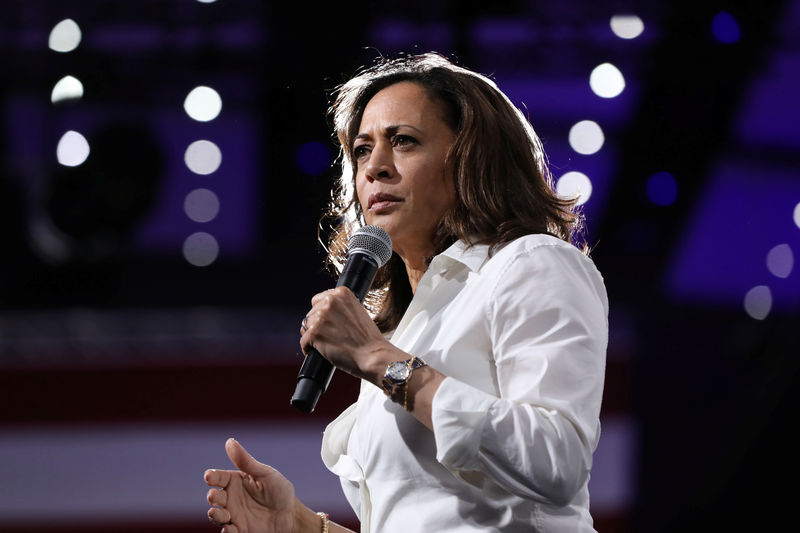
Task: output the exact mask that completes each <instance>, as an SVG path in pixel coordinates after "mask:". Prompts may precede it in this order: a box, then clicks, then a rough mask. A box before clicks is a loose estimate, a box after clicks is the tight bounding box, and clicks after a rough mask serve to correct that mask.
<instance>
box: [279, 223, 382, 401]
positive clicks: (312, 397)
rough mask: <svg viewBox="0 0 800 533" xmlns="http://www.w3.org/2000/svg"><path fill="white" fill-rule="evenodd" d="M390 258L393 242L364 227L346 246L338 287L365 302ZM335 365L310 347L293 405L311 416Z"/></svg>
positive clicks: (298, 376) (376, 230)
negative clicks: (375, 280) (380, 269)
mask: <svg viewBox="0 0 800 533" xmlns="http://www.w3.org/2000/svg"><path fill="white" fill-rule="evenodd" d="M391 256H392V239H391V238H390V237H389V234H388V233H386V230H384V229H383V228H381V227H378V226H363V227H362V228H359V229H358V230H357V231H356V232H355V233H353V235H351V236H350V240H349V241H348V245H347V262H346V263H345V265H344V269H343V270H342V274H341V275H340V276H339V281H338V282H337V283H336V286H337V287H341V286H343V285H344V286H345V287H347V288H348V289H350V290H351V291H352V292H353V294H355V296H356V298H358V301H359V302H362V301H364V296H366V295H367V291H369V287H370V285H372V280H373V279H374V278H375V273H376V272H377V271H378V268H380V267H382V266H383V265H384V264H386V262H387V261H388V260H389V258H390V257H391ZM334 370H336V369H335V368H334V366H333V365H332V364H331V363H330V362H329V361H328V360H327V359H325V358H324V357H323V356H322V354H320V353H319V352H318V351H317V350H315V349H314V348H313V347H311V348H309V350H308V353H307V354H306V358H305V360H304V361H303V366H302V367H300V373H299V374H298V375H297V385H296V387H295V390H294V395H293V396H292V402H291V403H292V405H293V406H295V407H297V408H298V409H300V410H301V411H303V412H304V413H310V412H312V411H313V410H314V407H315V406H316V405H317V401H318V400H319V397H320V396H322V393H323V392H325V391H326V390H327V389H328V384H329V383H330V382H331V378H332V377H333V371H334Z"/></svg>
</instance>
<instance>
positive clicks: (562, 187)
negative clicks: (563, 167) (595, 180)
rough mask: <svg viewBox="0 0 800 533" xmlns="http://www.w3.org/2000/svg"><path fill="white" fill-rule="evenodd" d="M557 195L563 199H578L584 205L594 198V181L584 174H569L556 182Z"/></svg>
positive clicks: (573, 172) (579, 203)
mask: <svg viewBox="0 0 800 533" xmlns="http://www.w3.org/2000/svg"><path fill="white" fill-rule="evenodd" d="M556 193H557V194H558V195H559V196H560V197H562V198H575V197H577V198H578V202H577V205H583V204H585V203H586V202H587V201H589V198H590V197H591V196H592V180H590V179H589V177H588V176H587V175H586V174H584V173H583V172H576V171H572V172H567V173H566V174H564V175H563V176H561V177H560V178H558V181H557V182H556Z"/></svg>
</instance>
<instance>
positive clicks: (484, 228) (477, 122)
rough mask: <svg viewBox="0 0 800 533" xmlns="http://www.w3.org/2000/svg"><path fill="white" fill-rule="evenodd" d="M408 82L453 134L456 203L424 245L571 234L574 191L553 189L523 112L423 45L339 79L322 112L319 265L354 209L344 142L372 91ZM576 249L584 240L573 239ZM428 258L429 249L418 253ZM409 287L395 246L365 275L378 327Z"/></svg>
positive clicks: (575, 227)
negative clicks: (326, 153) (336, 159)
mask: <svg viewBox="0 0 800 533" xmlns="http://www.w3.org/2000/svg"><path fill="white" fill-rule="evenodd" d="M402 81H409V82H413V83H416V84H419V85H420V86H422V87H423V88H425V89H426V90H427V92H428V94H429V95H430V96H431V97H432V98H433V99H434V100H435V101H437V102H439V103H440V105H441V106H442V108H443V110H444V117H445V121H446V123H447V125H448V126H449V127H450V128H451V130H452V131H453V132H454V133H455V134H456V139H455V142H454V144H453V146H452V148H451V149H450V152H449V154H448V156H447V158H448V160H449V162H450V163H451V167H452V168H453V180H454V183H455V190H456V205H455V207H454V208H453V209H452V210H450V211H449V212H448V213H446V214H445V216H444V217H443V218H442V220H441V221H440V223H439V226H438V228H437V231H436V234H435V242H434V254H438V253H441V252H442V251H444V250H445V249H446V248H447V247H448V246H450V245H451V244H452V243H453V242H455V241H457V240H459V239H460V240H462V241H464V242H466V243H467V244H469V245H474V244H487V245H489V246H490V253H493V252H494V251H495V250H496V248H497V247H498V246H500V245H502V244H504V243H507V242H510V241H512V240H514V239H517V238H519V237H521V236H523V235H527V234H531V233H547V234H550V235H553V236H556V237H558V238H560V239H563V240H565V241H567V242H571V243H573V244H575V245H578V246H582V244H581V243H578V242H577V241H578V239H579V238H580V232H581V230H582V224H583V217H582V215H581V214H580V212H579V211H577V210H576V206H575V203H576V199H565V198H561V197H559V196H557V195H556V193H555V191H554V188H553V179H552V176H551V174H550V172H549V170H548V168H547V162H546V157H545V154H544V150H543V148H542V143H541V141H540V140H539V137H538V136H537V135H536V133H535V132H534V130H533V128H532V127H531V125H530V123H529V122H528V120H527V119H526V118H525V116H524V115H523V114H522V112H521V111H520V110H519V109H517V108H516V107H515V106H514V105H513V104H512V103H511V101H510V100H509V99H508V97H507V96H506V95H505V94H503V93H502V92H501V91H500V90H499V89H498V88H497V86H496V85H495V83H494V82H493V81H492V80H490V79H488V78H487V77H485V76H482V75H480V74H477V73H475V72H472V71H470V70H467V69H465V68H462V67H459V66H456V65H455V64H453V63H451V62H450V61H448V60H447V59H445V58H444V57H442V56H441V55H438V54H435V53H427V54H421V55H412V56H402V57H398V58H394V59H381V60H380V61H379V62H378V63H376V64H375V65H374V66H372V67H369V68H366V69H364V70H362V71H361V72H360V73H358V74H357V75H356V76H355V77H353V78H352V79H350V80H349V81H348V82H346V83H345V84H343V85H342V86H341V87H339V89H338V92H337V93H336V98H335V101H334V103H333V105H332V106H331V108H330V110H329V113H330V115H331V116H332V119H333V127H334V133H335V135H336V137H337V139H338V142H339V145H340V159H341V168H342V174H341V176H340V177H339V179H338V181H337V183H336V185H335V187H334V189H333V193H332V201H331V203H330V205H329V206H328V209H327V211H326V212H325V214H324V215H323V219H322V223H321V224H320V228H321V229H322V228H324V227H325V225H326V221H327V223H328V224H329V227H330V230H331V231H330V237H329V240H328V246H327V247H326V250H327V252H328V264H329V265H332V266H333V268H334V269H335V270H336V271H340V270H341V268H342V266H343V264H344V261H345V259H346V254H347V241H348V239H349V237H350V235H351V234H352V232H353V231H355V230H356V229H357V228H359V227H360V226H362V225H363V224H364V223H365V222H364V215H363V213H362V211H361V206H360V204H359V202H358V198H357V196H356V189H355V165H354V161H355V158H354V155H353V141H354V139H355V136H356V135H357V134H358V129H359V127H360V125H361V117H362V115H363V113H364V108H365V107H366V105H367V103H368V102H369V101H370V99H372V97H373V96H375V94H376V93H378V92H379V91H380V90H382V89H384V88H386V87H388V86H390V85H393V84H395V83H399V82H402ZM583 249H584V251H586V247H585V246H583ZM428 261H430V258H429V259H428ZM412 296H413V294H412V292H411V286H410V284H409V281H408V276H407V273H406V268H405V265H404V263H403V261H402V259H401V258H400V257H399V256H398V255H397V254H394V253H393V254H392V258H391V259H390V260H389V261H388V262H387V264H386V265H384V266H383V267H382V268H381V269H380V270H379V271H378V273H377V275H376V276H375V280H374V281H373V284H372V288H371V291H370V294H369V295H368V296H367V298H366V300H365V304H366V305H367V308H368V309H369V310H370V311H371V312H372V314H373V317H374V319H375V323H376V324H377V325H378V327H379V328H380V330H381V331H383V332H387V331H391V330H392V329H394V328H395V327H396V326H397V324H398V323H399V321H400V319H401V318H402V316H403V313H405V310H406V308H407V307H408V304H409V303H410V302H411V298H412Z"/></svg>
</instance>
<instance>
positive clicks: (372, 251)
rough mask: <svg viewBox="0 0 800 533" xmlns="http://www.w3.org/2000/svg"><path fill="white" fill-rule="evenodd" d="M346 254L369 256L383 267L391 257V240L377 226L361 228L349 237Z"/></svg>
mask: <svg viewBox="0 0 800 533" xmlns="http://www.w3.org/2000/svg"><path fill="white" fill-rule="evenodd" d="M347 253H348V254H353V253H362V254H369V255H371V256H372V257H374V258H375V260H376V261H377V262H378V266H383V265H385V264H386V261H388V260H389V258H390V257H392V238H391V237H389V234H388V233H386V230H385V229H383V228H381V227H379V226H362V227H361V228H359V229H357V230H356V232H355V233H353V234H352V235H351V236H350V241H349V242H348V244H347Z"/></svg>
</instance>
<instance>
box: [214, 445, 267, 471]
mask: <svg viewBox="0 0 800 533" xmlns="http://www.w3.org/2000/svg"><path fill="white" fill-rule="evenodd" d="M225 451H226V452H227V453H228V457H229V458H230V460H231V462H232V463H233V464H234V465H235V466H236V468H238V469H239V470H241V471H242V472H244V473H245V474H250V475H251V476H253V477H263V476H264V475H265V474H267V473H269V471H270V470H272V468H271V467H269V466H267V465H265V464H263V463H260V462H258V461H257V460H256V459H255V457H253V456H252V455H250V453H248V451H247V450H245V449H244V446H242V445H241V444H239V442H238V441H237V440H236V439H234V438H230V439H228V440H227V441H226V442H225Z"/></svg>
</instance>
